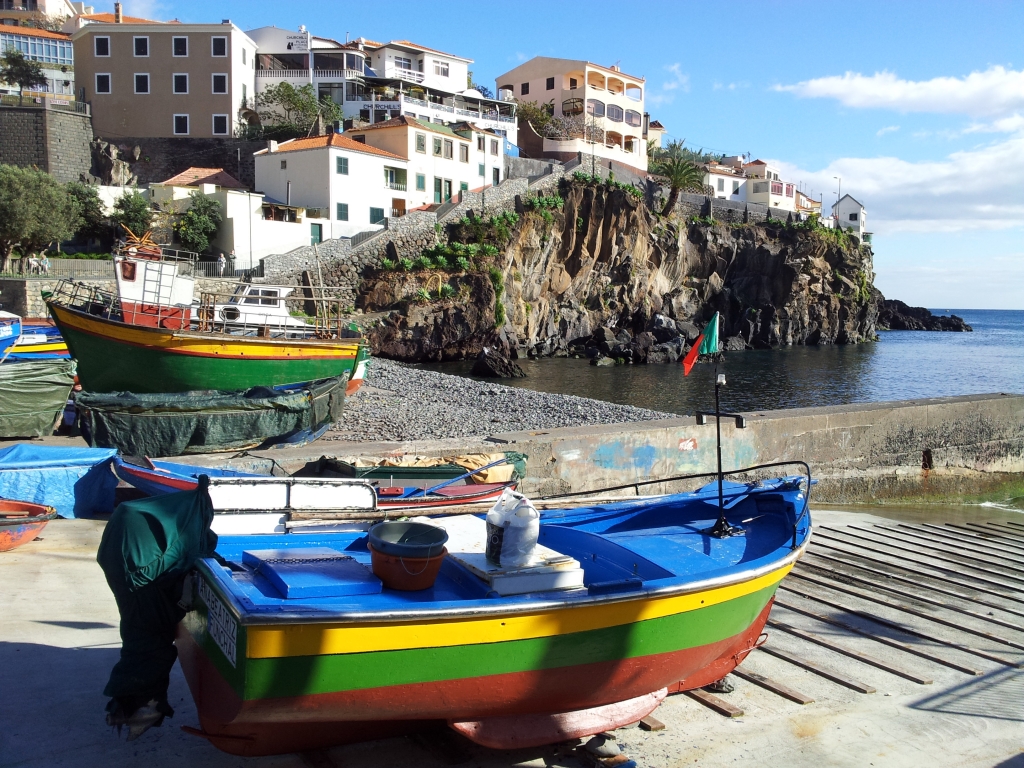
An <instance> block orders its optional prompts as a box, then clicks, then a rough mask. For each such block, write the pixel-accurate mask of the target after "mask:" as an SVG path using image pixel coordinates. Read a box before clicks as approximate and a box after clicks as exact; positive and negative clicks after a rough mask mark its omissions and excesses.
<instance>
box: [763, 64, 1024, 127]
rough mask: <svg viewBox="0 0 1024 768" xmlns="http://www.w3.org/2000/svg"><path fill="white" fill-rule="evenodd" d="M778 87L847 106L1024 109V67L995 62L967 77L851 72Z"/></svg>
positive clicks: (987, 113)
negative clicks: (904, 77)
mask: <svg viewBox="0 0 1024 768" xmlns="http://www.w3.org/2000/svg"><path fill="white" fill-rule="evenodd" d="M774 88H775V90H776V91H783V92H787V93H793V94H795V95H797V96H799V97H801V98H808V99H836V100H838V101H839V102H840V103H842V104H843V105H845V106H847V107H856V108H861V109H892V110H895V111H897V112H933V113H940V114H965V115H971V116H974V117H995V116H1005V115H1009V114H1011V113H1013V112H1015V111H1017V110H1021V109H1024V70H1021V71H1017V70H1013V69H1006V68H1005V67H1002V66H992V67H989V68H988V69H986V70H985V71H984V72H972V73H971V74H969V75H967V76H965V77H935V78H932V79H931V80H901V79H900V78H898V77H897V76H896V74H895V73H894V72H876V73H875V74H874V75H870V76H866V75H862V74H860V73H859V72H847V73H846V74H844V75H842V76H838V75H832V76H830V77H819V78H815V79H813V80H804V81H803V82H800V83H796V84H794V85H776V86H775V87H774Z"/></svg>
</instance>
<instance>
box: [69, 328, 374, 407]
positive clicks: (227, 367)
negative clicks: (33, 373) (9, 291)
mask: <svg viewBox="0 0 1024 768" xmlns="http://www.w3.org/2000/svg"><path fill="white" fill-rule="evenodd" d="M61 333H62V334H63V336H64V341H65V342H67V345H68V350H69V351H70V353H71V356H72V357H74V358H75V359H76V360H77V361H78V377H79V379H80V380H81V382H82V386H83V387H84V388H85V389H87V390H91V391H94V392H117V391H122V390H128V391H131V392H184V391H189V390H196V389H220V390H239V389H249V388H250V387H256V386H275V385H278V384H294V383H296V382H301V381H314V380H316V379H326V378H330V377H332V376H341V375H342V374H343V373H346V372H349V371H351V370H352V369H353V367H354V366H355V365H356V363H357V361H358V360H364V359H366V354H365V352H364V350H363V349H362V348H360V350H359V353H358V354H357V355H356V358H355V359H353V358H351V357H350V358H343V359H337V358H334V359H330V360H294V359H292V360H239V359H230V360H228V359H223V358H217V357H198V356H191V355H182V354H175V353H171V352H165V351H163V350H158V349H152V348H147V347H135V346H131V345H129V344H121V343H118V342H115V341H110V340H107V339H103V338H100V337H98V336H93V335H92V334H88V333H83V332H81V331H77V330H74V329H71V328H67V327H61Z"/></svg>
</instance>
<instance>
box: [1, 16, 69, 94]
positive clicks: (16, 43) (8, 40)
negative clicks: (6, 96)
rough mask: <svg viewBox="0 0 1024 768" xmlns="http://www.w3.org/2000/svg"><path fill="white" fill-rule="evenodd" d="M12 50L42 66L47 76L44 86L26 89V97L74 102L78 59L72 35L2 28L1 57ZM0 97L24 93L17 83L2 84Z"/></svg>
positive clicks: (2, 26) (18, 27)
mask: <svg viewBox="0 0 1024 768" xmlns="http://www.w3.org/2000/svg"><path fill="white" fill-rule="evenodd" d="M11 48H14V49H15V50H18V51H21V52H22V53H23V54H25V58H27V59H29V60H31V61H36V62H39V64H41V65H42V67H43V73H44V74H45V75H46V83H45V84H44V85H42V86H41V87H37V88H33V89H31V90H28V89H26V91H25V93H24V95H26V96H30V95H31V96H50V97H55V98H59V99H68V100H70V99H74V97H75V74H74V63H75V57H74V50H73V48H72V45H71V37H70V35H65V34H62V33H60V32H48V31H47V30H45V29H37V28H35V27H28V26H14V25H12V24H3V25H0V53H2V52H4V51H6V50H8V49H11ZM0 93H11V94H20V93H21V89H20V88H19V86H18V84H17V83H4V82H3V81H0Z"/></svg>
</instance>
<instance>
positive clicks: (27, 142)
mask: <svg viewBox="0 0 1024 768" xmlns="http://www.w3.org/2000/svg"><path fill="white" fill-rule="evenodd" d="M90 141H92V118H91V117H89V116H88V115H84V114H79V113H77V112H68V111H66V110H60V109H49V108H42V107H38V106H36V107H8V106H4V107H0V163H6V164H8V165H17V166H20V167H22V168H33V167H35V168H38V169H39V170H41V171H47V172H48V173H50V174H52V175H53V176H54V178H56V179H57V181H62V182H67V181H78V179H79V177H81V176H83V175H84V176H85V177H86V178H88V176H89V169H90V166H91V164H92V158H91V156H90V151H89V142H90Z"/></svg>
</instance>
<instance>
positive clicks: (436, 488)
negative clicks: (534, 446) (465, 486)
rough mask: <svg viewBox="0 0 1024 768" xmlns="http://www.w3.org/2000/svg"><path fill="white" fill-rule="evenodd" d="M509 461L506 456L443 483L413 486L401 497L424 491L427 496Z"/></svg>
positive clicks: (409, 496)
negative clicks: (430, 486)
mask: <svg viewBox="0 0 1024 768" xmlns="http://www.w3.org/2000/svg"><path fill="white" fill-rule="evenodd" d="M507 461H508V457H507V456H506V457H504V458H501V459H498V460H497V461H492V462H491V463H490V464H487V465H485V466H483V467H480V468H479V469H472V470H470V471H469V472H467V473H466V474H464V475H459V476H458V477H453V478H452V479H451V480H445V481H444V482H443V483H438V484H437V485H435V486H433V487H432V488H413V489H412V490H411V491H409V492H408V493H403V494H402V496H401V498H403V499H411V498H412V497H413V496H415V495H416V494H419V493H422V494H423V495H424V496H426V495H427V494H428V493H433V492H434V491H438V490H440V489H441V488H444V487H445V486H448V485H451V484H452V483H457V482H459V480H465V479H466V478H467V477H472V476H473V475H475V474H477V473H479V472H483V471H484V470H485V469H490V468H491V467H496V466H497V465H498V464H504V463H506V462H507Z"/></svg>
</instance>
